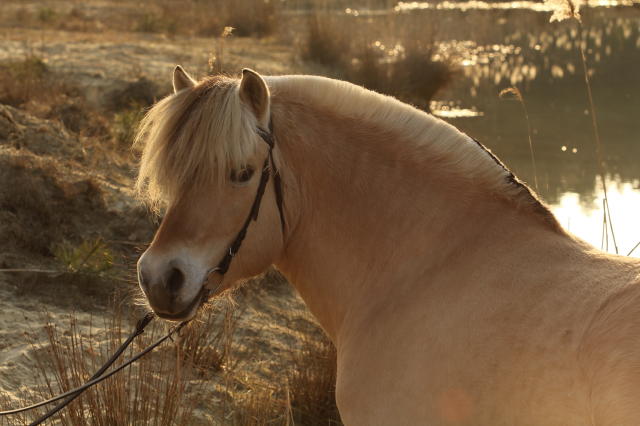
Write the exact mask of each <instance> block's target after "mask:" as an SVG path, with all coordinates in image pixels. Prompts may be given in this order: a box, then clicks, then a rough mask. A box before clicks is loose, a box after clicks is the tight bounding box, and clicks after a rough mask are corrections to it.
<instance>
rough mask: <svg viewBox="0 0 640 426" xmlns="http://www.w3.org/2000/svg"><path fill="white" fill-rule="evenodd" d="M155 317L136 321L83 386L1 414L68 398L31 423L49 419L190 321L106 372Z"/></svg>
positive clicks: (31, 408) (151, 315) (29, 408)
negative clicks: (114, 350) (124, 337)
mask: <svg viewBox="0 0 640 426" xmlns="http://www.w3.org/2000/svg"><path fill="white" fill-rule="evenodd" d="M153 318H155V314H153V313H151V312H149V313H147V314H146V315H145V316H144V317H142V318H141V319H140V320H138V322H137V323H136V328H135V329H134V330H133V332H132V333H131V334H130V335H129V337H127V340H125V341H124V342H123V343H122V344H121V345H120V347H119V348H118V350H116V352H115V353H114V354H113V355H112V356H111V358H109V359H108V360H107V362H106V363H104V365H103V366H102V367H100V369H99V370H98V371H96V373H95V374H94V375H93V376H91V379H89V380H88V381H87V382H85V383H84V384H83V385H82V386H79V387H77V388H75V389H71V390H69V391H67V392H65V393H62V394H60V395H57V396H55V397H53V398H50V399H47V400H46V401H41V402H38V403H36V404H32V405H29V406H27V407H22V408H16V409H14V410H7V411H0V416H8V415H11V414H18V413H22V412H25V411H29V410H33V409H35V408H38V407H42V406H44V405H48V404H51V403H53V402H56V401H59V400H61V399H63V398H66V400H65V401H64V402H62V403H60V404H59V405H57V406H56V407H54V408H52V409H51V410H50V411H48V412H47V413H46V414H45V415H43V416H42V417H40V418H38V419H37V420H36V421H34V422H32V423H31V424H30V425H31V426H33V425H39V424H40V423H42V422H44V421H45V420H47V419H48V418H50V417H51V416H53V415H54V414H55V413H57V412H58V411H60V410H61V409H62V408H64V407H65V406H67V405H68V404H69V403H71V401H73V400H74V399H76V398H77V397H78V396H80V394H81V393H82V392H84V391H85V390H87V389H89V388H90V387H91V386H94V385H96V384H98V383H100V382H102V381H103V380H105V379H107V378H109V377H111V376H113V375H114V374H116V373H117V372H119V371H121V370H123V369H124V368H126V367H128V366H129V365H131V364H133V363H134V362H136V361H137V360H139V359H140V358H142V357H143V356H144V355H146V354H148V353H149V352H151V351H152V350H153V349H155V348H156V347H158V346H159V345H161V344H162V343H163V342H164V341H165V340H167V339H168V338H170V337H171V336H172V335H173V334H174V333H176V332H178V331H179V330H181V329H182V327H184V326H185V325H186V324H187V323H188V321H183V322H181V323H180V324H178V325H177V326H175V327H172V328H171V330H169V332H168V333H167V334H165V335H164V336H163V337H161V338H160V339H158V340H157V341H155V342H154V343H153V344H152V345H150V346H148V347H147V348H146V349H145V350H143V351H142V352H140V353H138V354H137V355H136V356H134V357H133V358H131V359H129V360H128V361H126V362H124V363H123V364H122V365H120V366H118V367H117V368H115V369H113V370H112V371H110V372H109V373H107V374H104V373H105V371H107V369H108V368H109V367H110V366H111V365H112V364H113V363H114V362H115V361H116V360H117V359H118V358H119V357H120V355H122V353H123V352H124V351H125V350H126V349H127V347H129V345H130V344H131V342H133V340H134V339H135V338H136V337H138V336H139V335H141V334H142V333H144V329H145V328H146V327H147V325H149V323H150V322H151V321H152V320H153ZM103 374H104V375H103Z"/></svg>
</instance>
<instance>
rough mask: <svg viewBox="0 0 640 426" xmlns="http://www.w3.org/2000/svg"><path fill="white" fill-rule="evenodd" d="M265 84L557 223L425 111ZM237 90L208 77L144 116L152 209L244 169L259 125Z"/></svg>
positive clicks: (308, 79) (365, 95) (297, 80)
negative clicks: (395, 139)
mask: <svg viewBox="0 0 640 426" xmlns="http://www.w3.org/2000/svg"><path fill="white" fill-rule="evenodd" d="M265 80H266V82H267V84H268V85H269V87H270V90H271V92H272V95H273V97H274V99H275V98H276V97H277V98H278V99H280V100H282V99H285V101H286V100H289V99H291V100H293V99H296V100H298V101H302V102H304V103H307V104H311V105H314V106H316V107H321V108H325V109H327V110H330V111H332V112H333V113H335V114H337V115H340V116H345V117H352V118H355V119H358V120H362V121H364V122H373V123H376V124H377V125H379V126H380V127H382V128H385V129H389V130H391V131H392V132H394V133H396V134H398V135H399V136H400V137H401V138H402V139H406V140H409V141H412V143H413V144H415V146H417V147H424V149H421V150H419V151H420V152H422V153H424V156H425V158H424V161H429V160H430V159H433V158H438V161H440V162H442V163H444V165H445V166H446V167H448V168H449V170H450V171H451V172H452V173H456V174H457V175H460V176H464V177H465V178H466V179H468V180H470V181H474V182H477V183H479V184H482V185H485V186H486V188H487V189H489V190H490V191H492V192H495V193H496V194H498V195H500V196H504V197H505V198H509V199H511V200H514V201H515V202H516V203H517V204H519V205H523V206H533V207H534V210H536V211H538V212H539V213H542V215H543V217H544V218H545V219H546V221H547V222H549V223H551V224H553V225H554V226H556V225H557V221H556V220H555V218H554V217H553V215H552V214H551V213H550V212H549V210H548V209H547V208H546V207H545V206H544V204H543V203H542V202H541V201H540V200H538V198H537V197H536V196H535V194H533V193H532V192H531V191H530V190H529V188H528V187H527V186H526V185H524V184H523V183H521V182H520V181H519V180H517V178H516V177H515V176H514V175H513V174H512V173H511V172H510V171H509V170H508V169H507V168H506V167H505V166H504V165H503V164H502V163H501V162H500V161H499V160H498V159H497V158H496V157H495V156H494V155H493V154H492V153H491V152H490V151H489V150H488V149H486V148H485V147H483V146H482V145H480V144H479V143H477V142H476V141H475V140H473V139H472V138H470V137H469V136H467V135H466V134H464V133H462V132H460V131H459V130H458V129H456V128H455V127H454V126H452V125H450V124H448V123H446V122H444V121H442V120H440V119H438V118H435V117H433V116H432V115H430V114H427V113H425V112H423V111H420V110H418V109H416V108H414V107H412V106H410V105H407V104H405V103H402V102H400V101H398V100H397V99H395V98H392V97H390V96H385V95H381V94H379V93H376V92H372V91H370V90H366V89H364V88H362V87H360V86H356V85H354V84H351V83H348V82H344V81H339V80H332V79H329V78H324V77H316V76H279V77H265ZM238 87H239V80H237V79H231V78H227V77H221V76H216V77H209V78H206V79H204V80H203V81H201V82H200V83H198V84H197V85H196V86H195V87H194V88H192V89H185V90H183V91H181V92H178V93H177V94H174V95H171V96H168V97H166V98H164V99H163V100H161V101H160V102H158V103H157V104H156V105H155V106H154V107H153V108H151V110H150V111H149V112H148V113H147V115H146V116H145V118H144V119H143V121H142V124H141V126H140V130H139V132H138V135H137V137H136V142H135V144H136V145H142V144H144V149H143V153H142V159H141V162H140V172H139V175H138V180H137V184H136V188H137V190H138V193H139V194H140V195H142V196H143V198H144V199H146V200H147V201H148V202H149V203H150V204H151V205H152V206H154V207H158V206H159V205H161V204H163V203H171V201H172V200H174V199H175V198H176V197H177V196H178V195H179V194H181V193H183V191H184V190H185V189H188V188H202V187H205V186H206V185H211V184H213V183H215V182H224V181H225V179H226V177H227V176H228V174H229V171H230V170H231V169H237V168H240V167H242V166H244V165H246V164H247V161H248V160H249V159H250V158H251V156H252V155H253V154H254V153H255V149H256V144H257V142H256V137H255V129H256V126H257V122H256V119H255V117H254V116H253V114H251V112H250V111H249V110H248V108H246V107H245V106H244V105H243V104H242V103H241V101H240V98H239V96H238ZM408 149H411V147H408ZM441 165H442V164H441ZM557 226H559V225H557Z"/></svg>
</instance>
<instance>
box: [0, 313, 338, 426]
mask: <svg viewBox="0 0 640 426" xmlns="http://www.w3.org/2000/svg"><path fill="white" fill-rule="evenodd" d="M124 306H125V305H123V304H121V303H120V304H117V305H116V308H114V311H113V312H114V314H113V315H112V316H111V317H110V319H108V320H107V322H106V323H105V324H104V325H103V327H101V328H97V327H95V325H93V324H86V323H84V324H81V321H80V320H79V319H78V317H77V316H75V315H73V314H70V315H69V317H68V319H67V320H66V322H65V324H63V325H62V326H60V325H58V324H55V323H54V322H53V321H52V320H51V319H50V318H49V319H47V318H45V320H46V321H45V322H46V323H45V326H44V327H43V329H42V330H41V331H40V332H37V331H36V332H32V333H30V334H29V338H30V339H31V341H32V353H33V364H34V370H33V374H34V379H35V380H36V381H37V382H38V383H40V385H39V386H38V387H37V388H36V389H31V390H29V391H24V392H22V394H21V395H20V397H21V398H22V401H23V403H24V404H26V403H31V402H35V401H38V400H42V399H46V398H49V397H51V396H53V395H56V394H58V393H62V392H65V391H67V390H69V389H72V388H74V387H77V386H79V385H80V384H82V383H83V382H84V381H86V380H87V379H88V378H89V377H90V376H91V375H92V374H93V372H95V371H96V370H97V369H98V368H99V367H100V365H102V363H104V361H105V360H106V359H107V358H108V357H109V356H110V354H111V353H113V352H114V351H115V348H116V347H117V346H119V345H120V344H121V342H122V341H123V339H124V338H125V337H126V334H127V333H128V332H129V330H130V329H131V328H132V325H131V324H132V321H131V320H130V319H131V315H132V313H131V312H130V311H129V310H128V309H127V308H125V307H124ZM240 315H241V312H238V311H237V310H235V309H234V308H233V305H230V304H224V305H222V307H219V308H217V309H213V308H210V309H208V310H207V311H206V312H204V313H201V317H200V318H199V319H198V320H196V321H193V322H192V323H191V324H190V325H189V326H188V327H186V328H185V329H184V330H183V331H182V332H181V334H180V337H179V338H178V339H176V340H175V342H173V343H169V344H166V345H165V346H164V347H161V348H159V349H158V350H156V351H155V352H154V353H152V354H150V355H148V356H146V357H144V358H142V359H141V360H140V361H139V362H138V363H137V364H134V366H132V367H131V368H129V369H127V370H125V371H123V372H122V373H120V374H118V375H115V376H114V377H112V378H110V379H107V380H106V381H105V382H103V383H101V384H99V385H97V386H95V387H93V388H91V389H90V390H89V391H87V392H85V393H84V394H83V395H81V396H80V397H78V398H77V399H76V400H75V401H74V402H73V403H71V404H70V405H69V407H68V408H66V409H64V410H62V411H61V412H60V413H58V414H57V415H56V417H55V421H57V422H59V424H62V425H65V426H66V425H73V426H80V425H87V424H96V425H112V424H155V425H194V424H206V423H207V422H205V421H204V420H203V418H202V414H201V413H200V412H199V410H202V409H205V408H204V407H209V408H208V410H209V411H211V412H213V414H214V417H217V416H220V418H224V419H227V421H226V422H225V423H228V424H234V425H243V426H244V425H266V424H304V425H334V424H341V423H340V418H339V415H338V412H337V409H336V406H335V397H334V388H335V349H334V348H333V346H332V345H331V344H330V343H329V342H328V341H327V340H326V338H323V337H321V336H320V335H318V334H317V332H318V331H317V330H316V331H313V332H311V334H304V333H301V334H300V337H299V338H300V339H301V342H302V343H303V350H301V351H298V352H295V353H292V354H291V356H292V362H291V367H289V368H288V373H286V374H285V375H284V377H285V380H284V381H283V382H281V383H277V382H274V383H271V384H270V385H269V386H268V387H265V386H264V385H263V384H260V383H257V382H256V383H251V382H246V378H244V379H243V377H245V376H244V373H242V372H241V371H239V370H237V369H238V361H239V360H238V359H234V358H233V355H232V354H233V353H234V349H233V340H232V336H233V334H234V332H235V330H236V327H237V320H238V318H239V316H240ZM85 322H86V320H85ZM61 327H62V328H61ZM149 328H150V330H148V331H147V332H145V333H144V334H143V335H142V336H140V337H139V338H138V340H137V341H136V342H137V343H136V344H134V345H133V346H135V348H134V349H131V350H128V351H127V352H126V354H125V358H129V357H130V356H131V355H132V354H133V353H134V352H137V351H140V350H141V349H142V348H144V347H145V346H147V345H148V344H150V343H151V342H152V341H153V340H155V339H156V338H158V337H159V335H160V333H163V332H164V329H165V327H164V326H163V324H161V322H160V321H156V322H155V324H153V325H152V327H149ZM63 330H64V331H63ZM38 336H40V337H42V336H44V343H42V340H38ZM245 356H247V357H248V358H252V355H251V354H247V355H245ZM246 389H249V391H246ZM214 398H215V399H217V400H219V401H220V403H219V404H218V405H217V406H212V403H211V400H212V399H214ZM9 405H15V403H11V402H10V400H9V398H8V396H7V395H0V409H2V408H9ZM205 410H207V409H205ZM43 413H44V410H36V411H34V412H28V413H25V414H24V415H19V416H16V417H12V421H11V423H3V420H2V418H0V425H4V424H11V425H17V424H28V423H29V422H30V421H33V420H34V419H36V418H37V417H38V416H40V415H42V414H43Z"/></svg>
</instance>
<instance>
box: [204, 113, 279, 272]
mask: <svg viewBox="0 0 640 426" xmlns="http://www.w3.org/2000/svg"><path fill="white" fill-rule="evenodd" d="M256 132H257V133H258V136H260V138H261V139H262V140H263V141H264V142H265V143H266V144H267V145H269V154H268V155H267V158H265V159H264V164H263V165H262V174H261V176H260V183H259V184H258V190H257V191H256V197H255V198H254V200H253V204H252V205H251V210H250V211H249V215H248V216H247V218H246V219H245V221H244V224H243V225H242V228H241V229H240V231H239V232H238V234H237V235H236V238H235V239H234V240H233V242H232V243H231V245H230V246H229V249H228V250H227V254H225V256H224V257H223V258H222V260H220V263H218V266H216V267H215V268H213V269H212V270H210V271H209V274H210V273H212V272H217V273H219V274H220V275H224V274H226V273H227V271H228V270H229V266H230V265H231V260H233V257H234V256H235V255H236V254H237V253H238V251H239V250H240V246H241V245H242V241H244V238H245V237H246V236H247V230H248V229H249V225H251V222H252V221H254V222H255V221H256V220H258V213H259V211H260V203H261V202H262V196H263V195H264V191H265V189H266V188H267V183H268V182H269V178H270V177H271V175H272V174H273V186H274V190H275V195H276V204H277V205H278V212H279V213H280V226H281V227H282V235H284V227H285V220H284V207H283V198H282V179H281V178H280V173H278V168H277V167H276V163H275V161H274V160H273V148H274V147H275V145H276V143H275V142H276V140H275V137H274V136H273V122H270V123H269V130H265V129H263V128H261V127H258V128H257V129H256ZM209 274H207V276H208V275H209Z"/></svg>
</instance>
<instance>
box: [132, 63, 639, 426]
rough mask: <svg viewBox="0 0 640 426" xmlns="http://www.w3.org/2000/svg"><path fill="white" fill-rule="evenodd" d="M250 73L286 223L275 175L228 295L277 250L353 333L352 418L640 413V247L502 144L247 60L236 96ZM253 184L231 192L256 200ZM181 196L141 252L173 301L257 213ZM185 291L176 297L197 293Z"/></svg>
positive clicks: (562, 420) (572, 418) (308, 296)
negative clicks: (563, 201)
mask: <svg viewBox="0 0 640 426" xmlns="http://www.w3.org/2000/svg"><path fill="white" fill-rule="evenodd" d="M178 78H180V77H179V76H178ZM245 79H247V80H250V79H255V80H251V81H252V83H247V84H246V85H245V84H244V81H245ZM174 80H175V79H174ZM184 82H186V83H185V84H184V87H183V88H184V90H185V91H190V90H198V87H199V86H195V87H194V84H190V83H189V79H187V80H184ZM209 84H210V83H209ZM225 84H226V83H225ZM261 84H264V85H265V87H262V88H260V87H259V86H260V85H261ZM175 86H176V84H175V81H174V87H175ZM232 86H233V85H232ZM244 86H247V87H249V89H247V90H249V93H245V94H244V99H246V100H248V101H246V102H245V103H246V104H247V106H248V107H249V108H248V110H249V112H251V114H252V115H253V116H254V118H257V121H258V124H259V123H262V125H263V126H264V125H266V124H267V122H268V117H271V120H273V123H274V126H275V130H274V132H275V136H276V140H277V147H278V148H277V149H278V151H277V157H276V159H277V161H278V163H279V168H280V171H281V174H282V179H283V182H284V187H285V216H286V223H287V229H286V232H283V233H279V231H278V230H279V225H278V219H277V217H278V216H277V210H276V207H275V204H274V201H273V197H274V194H273V191H272V190H271V189H268V190H267V192H266V193H265V195H264V197H265V201H264V203H266V205H264V206H263V208H262V211H261V213H260V215H261V216H260V217H259V219H258V221H257V223H256V224H255V225H254V227H253V228H251V229H250V231H249V234H248V236H247V242H246V243H245V244H246V246H245V247H243V249H242V251H241V252H240V253H239V254H238V256H237V261H236V263H235V264H233V265H232V267H231V269H230V270H229V275H228V276H225V277H224V278H223V280H222V281H221V282H220V285H219V286H218V291H219V290H220V289H222V288H227V287H229V286H231V285H232V284H233V282H234V281H235V280H237V279H238V278H242V277H246V276H249V275H252V274H255V273H257V272H259V271H260V270H262V269H264V267H265V266H266V265H267V264H269V263H275V264H276V266H277V267H278V268H279V269H280V270H281V271H282V272H283V273H284V274H285V275H286V276H287V278H288V279H289V280H290V282H291V283H292V284H293V285H294V286H295V287H296V288H297V289H298V291H299V292H300V294H301V296H302V298H303V299H304V300H305V303H306V304H307V305H308V307H309V308H310V310H311V311H312V312H313V314H314V315H315V316H316V317H317V318H318V320H319V322H320V323H321V325H322V326H323V327H324V329H325V330H326V332H327V333H328V335H329V336H330V337H331V339H332V340H333V342H334V343H335V345H336V348H337V353H338V381H337V389H336V393H337V402H338V406H339V409H340V413H341V415H342V417H343V420H344V421H345V423H346V424H350V425H376V424H379V425H389V424H394V425H405V424H406V425H409V424H428V425H447V424H473V425H479V424H486V425H501V424H504V425H514V424H518V425H537V424H539V425H554V424H557V425H569V424H575V425H581V424H612V425H613V424H616V425H624V424H637V422H638V419H640V404H636V403H635V397H637V396H638V395H640V389H639V387H640V338H638V337H637V336H640V334H639V332H640V315H639V314H640V312H639V311H640V300H638V299H640V291H639V289H640V287H638V282H639V278H638V277H639V276H640V264H639V263H638V262H637V261H635V260H631V259H627V258H622V257H616V256H610V255H606V254H604V253H601V252H599V251H597V250H596V249H594V248H592V247H590V246H588V245H587V244H586V243H584V242H581V241H579V240H577V239H575V238H574V237H572V236H570V235H568V234H567V233H566V232H565V231H564V230H562V229H561V227H560V226H559V225H558V224H557V222H556V221H555V219H554V218H553V217H552V215H551V213H549V211H548V210H547V209H546V208H545V207H544V206H543V205H542V204H541V203H540V202H539V201H538V200H537V199H536V198H535V196H534V195H533V194H532V193H531V192H530V191H529V190H528V188H526V186H524V185H522V184H521V183H519V182H518V181H517V180H516V179H515V178H514V177H513V176H512V175H510V173H509V172H508V170H505V168H504V167H503V166H502V165H501V164H500V163H499V162H497V160H495V158H494V157H493V156H492V155H490V154H489V153H488V152H487V151H485V150H484V149H482V147H480V146H478V145H476V144H475V143H474V142H473V141H471V140H470V139H469V138H468V137H466V136H465V135H463V134H461V133H459V132H458V131H457V130H456V129H454V128H452V127H451V126H449V125H446V124H444V123H442V122H440V121H438V120H436V119H434V118H433V117H430V116H427V115H426V114H423V113H420V112H417V111H415V110H413V109H411V108H410V107H408V106H404V105H402V104H400V103H399V102H397V101H392V100H390V99H388V98H384V97H381V96H380V95H374V94H372V93H370V92H366V91H364V90H363V89H359V88H355V87H354V86H350V85H346V84H344V83H336V82H332V81H329V80H326V79H314V78H304V77H282V78H267V79H266V83H264V81H263V80H262V79H261V78H259V76H257V75H255V76H254V75H249V76H247V75H245V76H244V77H243V84H241V86H240V94H239V95H238V94H233V93H232V95H235V96H240V97H241V98H243V87H244ZM267 86H268V88H267ZM178 87H180V82H178ZM225 87H226V86H225ZM233 87H236V86H233ZM256 87H258V89H256ZM220 90H222V89H220ZM261 91H262V92H265V93H266V97H265V96H262V95H261V94H260V93H262V92H261ZM269 92H270V93H269ZM232 95H229V96H232ZM180 96H182V98H184V97H186V96H189V95H188V93H187V94H185V93H184V91H183V92H182V94H181V93H178V94H176V98H177V99H182V98H180ZM199 96H200V95H199ZM193 102H196V101H193ZM174 130H175V129H174ZM177 131H178V130H175V132H177ZM175 132H173V133H175ZM170 133H171V132H170ZM236 143H238V142H237V141H236ZM148 155H150V154H148ZM255 156H256V157H257V158H262V157H261V156H264V151H260V149H257V152H256V154H255ZM143 161H144V158H143ZM250 161H255V160H253V159H249V160H248V162H250ZM147 177H148V176H147ZM152 178H153V176H152ZM243 194H244V195H243ZM247 194H249V193H248V192H245V193H243V192H242V190H237V189H236V190H230V189H229V188H227V189H224V192H220V191H218V193H217V196H218V197H220V199H221V200H229V204H230V205H231V206H232V207H233V208H234V209H240V211H242V210H241V209H242V207H241V206H243V205H244V206H248V204H249V203H250V201H249V200H250V195H247ZM223 196H224V198H223ZM185 200H187V201H185ZM189 200H197V203H199V204H202V207H203V208H199V209H194V208H193V205H194V204H195V203H196V201H189ZM169 204H170V206H169V208H168V211H167V215H166V216H165V219H164V221H163V224H162V226H161V228H160V230H159V231H158V234H157V235H156V238H155V240H154V242H153V243H152V245H151V247H150V249H149V250H148V252H147V253H145V256H143V258H142V259H141V261H140V270H141V271H142V272H141V276H142V275H145V274H146V275H147V276H150V277H151V278H149V279H148V280H147V281H148V282H150V284H149V283H147V284H145V285H143V283H141V285H142V286H143V289H145V291H146V292H147V293H148V294H152V295H153V297H155V298H160V297H161V296H162V294H164V293H162V292H163V291H165V287H166V288H169V289H170V290H171V289H173V291H174V292H175V291H176V290H175V289H176V288H178V289H180V288H181V287H193V288H195V290H190V291H189V292H187V290H185V293H184V294H195V293H194V292H195V291H196V290H198V288H199V287H198V286H201V285H202V283H201V282H202V278H199V279H200V281H198V280H197V279H195V278H192V277H202V276H205V277H206V276H207V275H208V272H207V273H203V272H198V271H201V270H202V271H204V270H206V268H205V267H204V266H199V265H209V266H210V265H214V264H215V262H214V261H213V259H216V258H219V257H220V255H221V254H222V253H223V250H224V246H225V244H228V242H229V238H230V237H229V235H231V234H232V233H233V229H234V228H236V229H237V226H238V223H237V221H236V220H235V219H230V218H229V217H228V214H229V213H230V211H229V210H230V209H229V208H227V209H226V210H222V209H223V208H224V206H223V207H221V206H219V204H220V203H219V202H218V200H217V199H216V197H212V198H208V197H207V196H205V195H204V193H202V192H199V193H197V191H196V195H185V196H183V197H182V198H177V199H175V200H174V201H173V202H171V203H169ZM246 208H247V207H245V210H246ZM194 210H195V211H196V212H195V213H194ZM219 210H220V211H221V212H222V213H224V212H225V211H226V213H227V216H224V215H222V216H221V214H222V213H220V214H218V211H219ZM203 211H204V212H206V213H203ZM235 211H236V213H235V214H236V215H238V216H240V217H242V216H243V215H244V214H245V213H241V214H239V213H237V211H239V210H235ZM198 212H199V213H198ZM194 215H196V216H194ZM206 216H211V217H212V218H213V219H209V218H207V217H206ZM225 217H226V219H225ZM209 222H211V223H209ZM227 228H228V229H227ZM204 231H208V233H207V234H206V235H203V232H204ZM211 239H216V240H217V242H216V243H215V244H210V243H209V242H208V241H209V240H211ZM220 241H222V242H220ZM207 244H209V245H207ZM176 246H177V247H178V248H175V247H176ZM203 252H207V254H206V255H205V254H203ZM181 256H182V257H181ZM185 259H187V260H185ZM193 259H197V260H193ZM164 264H169V265H174V266H172V268H173V269H171V271H173V272H172V273H170V274H168V275H167V272H165V271H166V270H167V269H166V268H167V267H166V266H157V265H164ZM175 265H179V266H178V267H179V268H180V270H181V272H180V274H181V275H182V277H183V280H182V281H184V282H182V281H181V282H180V285H178V286H176V285H175V284H176V283H175V279H173V278H175V276H176V272H175V268H176V266H175ZM194 265H195V266H194ZM189 268H191V269H189ZM154 269H156V270H157V271H159V272H155V271H154ZM193 271H196V272H193ZM163 274H164V276H165V278H163ZM156 276H157V277H156ZM166 277H169V278H166ZM172 277H173V278H172ZM156 282H157V284H156ZM171 283H172V284H171ZM169 284H171V285H169ZM165 292H168V290H166V291H165ZM158 295H160V296H158ZM180 296H182V294H178V295H175V294H174V295H173V296H172V298H171V299H167V300H169V302H166V301H165V302H166V303H165V302H163V303H159V304H158V305H159V306H160V311H161V312H164V310H165V309H170V308H168V307H170V306H173V305H176V304H177V306H178V307H175V308H171V309H173V310H174V311H176V312H177V311H179V310H180V309H182V308H183V307H184V305H183V304H180V303H177V302H175V301H176V300H178V301H181V300H182V299H181V298H180ZM153 297H150V301H151V302H152V306H153V302H154V299H153ZM172 303H173V305H172ZM185 303H186V302H185ZM192 314H193V313H191V315H192Z"/></svg>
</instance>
